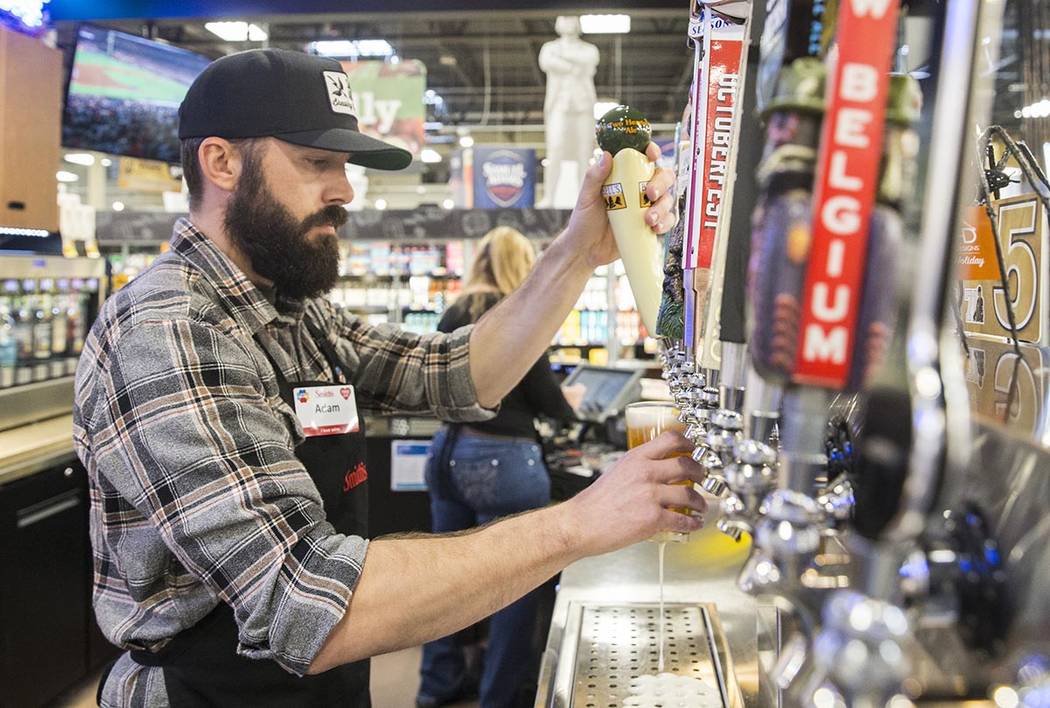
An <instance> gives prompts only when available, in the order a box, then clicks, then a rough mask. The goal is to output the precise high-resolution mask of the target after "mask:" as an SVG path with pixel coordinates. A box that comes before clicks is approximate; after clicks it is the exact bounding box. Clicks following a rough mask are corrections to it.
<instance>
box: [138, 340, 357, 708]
mask: <svg viewBox="0 0 1050 708" xmlns="http://www.w3.org/2000/svg"><path fill="white" fill-rule="evenodd" d="M309 329H310V334H311V335H312V336H313V337H314V340H315V341H316V342H317V344H318V346H319V347H320V348H321V351H322V352H323V353H324V355H325V358H326V359H327V360H328V365H329V366H330V367H331V368H332V372H333V373H334V375H335V381H334V382H333V381H295V382H292V381H287V380H286V379H285V377H284V374H283V373H282V372H281V368H280V367H279V366H278V365H277V363H276V362H275V361H274V360H273V358H272V357H270V355H269V353H267V355H266V356H267V358H268V359H270V363H271V365H273V369H274V372H275V373H276V374H277V382H278V385H279V387H280V391H281V398H282V399H283V400H284V402H285V403H287V404H288V405H289V406H290V407H291V408H292V410H293V411H294V410H295V403H294V399H293V398H292V396H293V393H294V389H297V388H300V387H306V386H331V385H332V384H333V383H346V378H345V376H344V375H343V372H342V367H340V366H339V357H338V355H337V354H336V352H335V350H334V348H333V347H332V346H331V344H330V343H329V342H328V340H327V339H325V337H324V336H322V335H321V334H320V333H318V332H315V331H314V330H313V328H312V327H310V328H309ZM263 351H264V352H265V351H266V350H265V348H263ZM359 420H360V428H359V430H358V431H357V432H353V433H346V434H342V435H325V436H317V437H309V438H306V439H305V440H303V442H302V443H301V444H300V445H299V446H298V447H296V448H295V456H296V458H298V460H299V461H300V462H301V463H302V464H303V467H305V468H306V471H307V473H308V474H309V475H310V478H311V479H312V480H313V482H314V484H315V485H317V489H318V491H319V492H320V493H321V500H322V502H323V503H324V509H325V515H326V517H327V518H328V521H329V522H330V523H331V524H332V525H333V526H334V527H335V530H336V531H337V532H338V533H342V534H353V535H356V536H362V537H364V538H367V537H368V470H367V467H366V466H365V431H364V419H363V417H362V416H360V411H359ZM131 657H132V659H134V660H135V661H136V662H137V663H140V664H143V665H147V666H160V667H162V668H163V669H164V683H165V686H166V688H167V693H168V700H169V701H170V702H171V705H172V708H183V707H186V706H238V707H239V706H253V708H254V707H260V708H270V707H272V708H286V707H294V706H310V707H311V708H313V707H315V706H316V707H318V708H320V707H321V706H346V707H348V708H369V706H371V699H370V696H369V686H368V681H369V660H368V659H365V660H363V661H357V662H354V663H352V664H346V665H343V666H338V667H336V668H334V669H332V670H330V671H326V672H325V673H323V674H319V675H317V676H304V677H302V678H297V677H296V676H294V675H292V674H290V673H288V672H287V671H285V670H284V669H282V668H281V667H280V666H278V665H277V663H276V662H274V661H269V660H256V659H248V658H245V657H243V656H240V655H238V654H237V623H236V622H235V621H234V616H233V609H232V608H231V607H230V606H229V605H227V604H226V603H225V602H220V603H219V605H218V606H217V607H216V608H215V609H214V610H213V611H212V612H211V613H209V614H208V615H207V616H205V617H204V618H203V619H202V620H200V621H199V622H198V623H197V624H195V625H194V626H192V627H190V628H189V629H185V630H183V631H182V632H180V633H179V634H177V635H176V636H175V637H174V638H173V639H172V640H171V642H169V643H168V644H167V645H165V647H164V648H163V649H162V650H161V651H160V652H158V653H151V652H143V651H133V652H132V653H131Z"/></svg>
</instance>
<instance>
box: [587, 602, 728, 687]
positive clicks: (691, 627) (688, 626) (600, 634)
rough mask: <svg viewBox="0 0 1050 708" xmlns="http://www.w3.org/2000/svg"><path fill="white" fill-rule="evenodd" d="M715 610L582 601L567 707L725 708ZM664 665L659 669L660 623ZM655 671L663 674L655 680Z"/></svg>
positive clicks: (680, 606)
mask: <svg viewBox="0 0 1050 708" xmlns="http://www.w3.org/2000/svg"><path fill="white" fill-rule="evenodd" d="M713 613H714V609H713V608H708V607H706V606H705V607H699V606H696V605H681V604H670V603H668V604H666V605H665V606H664V615H663V617H662V618H661V616H660V609H659V606H658V605H584V606H583V607H582V613H581V616H580V634H579V643H578V644H577V651H576V664H575V673H574V676H573V686H572V698H571V700H570V703H569V705H570V706H572V708H636V707H637V708H707V707H708V706H717V707H718V708H728V706H729V705H730V701H729V698H728V696H729V692H728V691H727V688H726V683H725V677H726V671H725V668H724V667H723V661H722V659H721V658H720V656H719V650H718V646H719V642H718V639H717V637H715V636H713V634H714V633H715V629H714V627H715V625H716V624H717V619H715V621H713V618H712V614H713ZM661 621H662V622H663V623H664V668H663V673H662V674H660V671H659V647H660V625H659V623H660V622H661ZM657 674H660V678H657Z"/></svg>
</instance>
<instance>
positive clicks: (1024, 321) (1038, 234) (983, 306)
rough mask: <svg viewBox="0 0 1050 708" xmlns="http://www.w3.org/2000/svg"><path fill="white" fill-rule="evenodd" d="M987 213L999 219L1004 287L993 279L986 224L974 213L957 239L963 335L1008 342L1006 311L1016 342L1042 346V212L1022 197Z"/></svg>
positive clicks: (1031, 198)
mask: <svg viewBox="0 0 1050 708" xmlns="http://www.w3.org/2000/svg"><path fill="white" fill-rule="evenodd" d="M992 208H993V209H995V210H996V213H997V215H998V219H999V248H1000V249H1001V251H1002V254H1003V265H1004V267H1005V270H1006V283H1007V287H1005V288H1004V287H1003V283H1002V279H1001V277H1000V274H999V265H998V262H997V260H996V253H995V242H994V240H993V239H994V235H993V233H992V229H991V224H990V223H989V221H988V217H987V215H986V214H985V213H984V212H983V210H981V209H977V208H975V209H973V210H972V211H971V213H970V215H969V220H968V223H967V224H965V225H964V227H963V230H962V233H961V234H960V249H959V277H960V279H961V280H962V291H963V292H962V296H963V307H962V319H963V329H964V330H965V331H966V333H967V334H976V335H990V336H994V337H1000V338H1004V339H1009V338H1011V334H1010V313H1009V310H1010V309H1011V308H1012V309H1013V315H1014V324H1015V326H1016V328H1017V338H1018V339H1019V340H1020V341H1021V342H1027V343H1032V344H1048V343H1050V342H1047V341H1046V340H1047V339H1048V332H1047V327H1046V324H1045V323H1046V319H1047V316H1048V309H1047V295H1046V277H1047V274H1046V272H1045V269H1046V252H1047V246H1048V244H1047V238H1048V234H1047V226H1046V215H1045V214H1044V213H1043V206H1042V204H1041V203H1040V202H1039V200H1038V199H1037V198H1036V196H1035V195H1033V194H1023V195H1020V196H1016V197H1010V198H1008V199H1002V200H1000V201H997V202H994V203H993V205H992Z"/></svg>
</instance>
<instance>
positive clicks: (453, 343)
mask: <svg viewBox="0 0 1050 708" xmlns="http://www.w3.org/2000/svg"><path fill="white" fill-rule="evenodd" d="M327 307H331V308H332V309H331V312H330V315H331V317H332V318H333V321H334V323H335V331H336V332H337V334H338V336H339V337H342V338H345V339H346V340H347V341H348V342H349V343H350V345H351V348H352V350H353V352H354V354H355V355H356V357H357V359H358V361H357V362H356V366H355V367H354V372H353V384H354V386H355V387H357V389H358V390H359V391H360V392H362V393H364V394H365V396H366V400H365V402H364V403H365V405H366V406H368V407H371V408H373V409H375V410H376V411H378V412H381V413H395V412H403V413H432V414H433V415H435V416H436V417H438V418H440V419H441V420H447V421H465V422H466V421H479V420H487V419H489V418H491V417H492V416H493V415H495V413H496V410H498V408H485V407H483V406H481V405H480V404H479V403H478V394H477V390H476V389H475V387H474V379H473V378H472V377H471V374H470V333H471V330H472V329H473V328H472V326H469V325H468V326H465V327H460V328H459V329H457V330H455V331H454V332H451V333H449V334H445V333H442V332H434V333H430V334H415V333H412V332H406V331H405V330H403V329H401V328H400V327H397V326H396V325H391V324H380V325H369V324H366V323H365V322H363V321H362V320H361V319H360V318H358V317H354V316H352V315H349V314H347V313H345V312H343V311H342V310H340V309H338V308H335V307H333V306H330V305H328V306H327Z"/></svg>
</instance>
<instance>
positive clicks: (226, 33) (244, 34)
mask: <svg viewBox="0 0 1050 708" xmlns="http://www.w3.org/2000/svg"><path fill="white" fill-rule="evenodd" d="M204 29H206V30H208V31H209V32H211V33H212V34H214V35H216V36H218V37H219V38H220V39H225V40H226V41H227V42H265V41H266V39H267V38H268V37H269V35H267V34H266V30H264V29H263V28H262V27H260V26H259V25H254V24H248V23H247V22H205V23H204Z"/></svg>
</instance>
